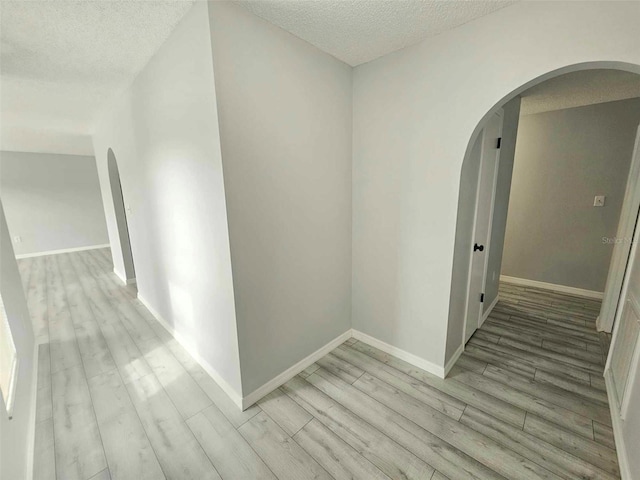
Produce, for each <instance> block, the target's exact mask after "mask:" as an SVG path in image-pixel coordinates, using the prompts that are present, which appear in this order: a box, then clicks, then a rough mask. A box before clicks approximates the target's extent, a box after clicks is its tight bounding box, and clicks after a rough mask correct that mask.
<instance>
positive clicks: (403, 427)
mask: <svg viewBox="0 0 640 480" xmlns="http://www.w3.org/2000/svg"><path fill="white" fill-rule="evenodd" d="M307 381H308V382H310V383H311V384H312V385H313V386H315V387H316V388H318V389H319V390H321V391H322V392H323V393H325V394H327V395H329V396H330V397H331V398H333V399H334V400H335V401H337V402H338V403H340V404H341V405H343V406H344V407H346V408H347V409H349V410H351V411H352V412H353V413H354V414H356V415H358V416H359V417H360V418H362V419H363V420H365V421H366V422H368V423H369V424H371V425H372V426H374V427H375V428H376V429H378V430H380V431H381V432H383V433H384V434H385V435H387V436H388V437H390V438H392V439H393V440H394V441H396V442H398V443H399V444H400V445H402V446H403V447H404V448H406V449H407V450H409V451H411V452H413V453H414V454H415V455H416V456H418V457H419V458H421V459H422V460H423V461H425V462H426V463H428V464H429V465H431V466H432V467H433V468H435V469H437V470H438V471H441V472H443V473H444V474H445V475H447V476H450V477H453V478H473V479H498V478H503V477H502V476H501V475H499V474H498V473H496V472H494V471H492V470H490V469H489V468H487V467H486V466H484V465H483V464H481V463H480V462H478V461H476V460H474V459H473V458H471V457H469V456H468V455H466V454H465V453H464V452H462V451H460V450H458V449H456V448H453V447H452V446H451V445H449V444H447V443H446V442H445V441H443V440H442V439H440V438H439V437H437V436H435V435H434V434H432V433H431V432H429V431H427V430H425V429H424V428H422V427H420V426H419V425H418V424H416V423H414V422H413V421H411V420H409V419H407V418H406V417H404V416H403V415H401V414H399V413H397V412H395V411H394V410H392V409H391V408H389V407H387V406H386V405H384V404H382V403H380V402H379V401H377V400H375V399H374V398H372V397H370V396H369V395H367V394H366V393H364V392H362V391H361V390H359V389H358V388H356V387H354V386H352V385H349V384H348V383H346V382H343V381H342V380H340V379H339V378H337V377H335V376H333V375H331V374H330V373H329V372H327V371H326V370H324V369H322V368H319V369H318V370H317V371H316V372H314V373H313V374H312V375H310V376H309V377H308V378H307ZM337 385H340V386H337ZM551 478H553V477H551Z"/></svg>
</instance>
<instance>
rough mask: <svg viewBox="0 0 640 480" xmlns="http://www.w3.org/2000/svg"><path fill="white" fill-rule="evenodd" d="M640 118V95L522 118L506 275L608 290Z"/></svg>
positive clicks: (510, 206) (588, 288)
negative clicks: (598, 200) (598, 201)
mask: <svg viewBox="0 0 640 480" xmlns="http://www.w3.org/2000/svg"><path fill="white" fill-rule="evenodd" d="M638 123H640V98H637V99H631V100H622V101H618V102H610V103H602V104H597V105H590V106H586V107H579V108H571V109H566V110H558V111H553V112H546V113H541V114H536V115H527V116H523V117H522V118H521V120H520V129H519V132H518V142H517V145H516V156H515V166H514V170H513V180H512V187H511V199H510V203H509V214H508V219H507V230H506V238H505V247H504V258H503V262H502V274H503V275H507V276H512V277H518V278H524V279H528V280H536V281H541V282H547V283H553V284H557V285H565V286H569V287H576V288H581V289H586V290H592V291H597V292H602V291H603V290H604V286H605V282H606V279H607V271H608V269H609V262H610V260H611V254H612V252H613V244H606V243H604V242H603V237H614V236H615V234H616V230H617V226H618V219H619V216H620V209H621V206H622V201H623V197H624V191H625V187H626V181H627V175H628V171H629V165H630V161H631V155H632V151H633V144H634V139H635V133H636V129H637V127H638ZM595 195H606V197H607V199H606V204H605V206H604V207H594V206H593V200H594V196H595Z"/></svg>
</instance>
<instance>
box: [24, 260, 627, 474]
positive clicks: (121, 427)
mask: <svg viewBox="0 0 640 480" xmlns="http://www.w3.org/2000/svg"><path fill="white" fill-rule="evenodd" d="M19 265H20V270H21V274H22V277H23V283H24V286H25V291H26V292H27V296H28V302H29V308H30V311H31V314H32V318H33V322H34V325H35V328H36V333H37V335H38V338H39V340H41V341H44V342H45V343H43V344H42V345H40V347H39V371H38V399H37V415H36V416H37V425H36V445H35V449H36V454H35V459H36V460H35V478H36V479H58V480H63V479H64V480H74V479H81V480H89V479H100V480H104V479H109V478H111V479H136V480H138V479H162V478H167V479H180V480H184V479H197V480H199V479H218V478H222V479H224V480H230V479H243V480H248V479H254V478H255V479H275V478H278V479H281V480H285V479H291V480H300V479H307V478H308V479H311V478H314V479H331V478H335V479H342V478H357V479H388V478H392V479H400V478H407V479H414V480H428V479H433V480H442V479H446V478H449V479H450V480H458V479H459V480H466V479H469V478H476V479H508V480H514V479H522V480H530V479H536V478H546V479H558V478H564V479H574V478H583V479H588V478H590V479H594V480H595V479H598V480H601V479H615V478H619V474H618V465H617V460H616V454H615V450H614V448H615V447H614V444H613V438H612V432H611V419H610V415H609V409H608V405H607V397H606V393H605V391H604V385H603V381H602V369H603V365H604V363H603V362H604V358H605V353H606V352H605V350H606V348H607V347H606V342H604V343H603V344H601V340H600V337H599V336H598V334H597V333H596V332H595V329H594V328H593V322H594V320H595V317H596V315H597V312H598V302H597V301H592V300H585V299H581V298H577V297H571V296H566V295H559V294H557V293H551V292H545V291H542V290H535V289H530V288H526V289H525V288H522V287H517V286H513V285H502V286H501V291H500V296H501V301H500V302H499V303H498V305H497V306H496V308H495V309H494V312H492V314H491V316H490V317H489V319H488V320H487V322H486V323H485V324H484V326H483V327H482V328H481V329H480V330H479V331H478V332H476V334H475V335H474V336H473V337H472V339H471V340H470V342H469V344H468V345H467V349H466V352H465V353H464V354H463V355H462V357H461V359H460V360H459V361H458V364H457V365H456V367H454V369H453V370H452V372H451V373H450V375H449V378H447V379H446V380H442V379H439V378H437V377H434V376H433V375H430V374H428V373H426V372H424V371H422V370H420V369H418V368H416V367H413V366H412V365H410V364H408V363H406V362H403V361H401V360H398V359H396V358H394V357H392V356H390V355H388V354H386V353H383V352H381V351H380V350H377V349H375V348H373V347H370V346H368V345H366V344H364V343H362V342H358V341H355V340H354V339H350V340H348V341H347V342H345V343H344V344H343V345H341V346H339V347H338V348H337V349H335V350H334V351H333V352H332V353H330V354H328V355H327V356H325V357H324V358H322V359H321V360H319V361H318V362H317V363H316V364H314V365H312V366H311V367H309V368H307V369H306V370H305V371H304V372H302V373H301V374H300V375H298V376H297V377H295V378H294V379H292V380H290V381H289V382H287V383H286V384H285V385H284V386H282V387H281V388H280V389H278V390H276V391H275V392H273V393H271V394H270V395H268V396H267V397H265V398H264V399H262V400H261V401H260V402H259V403H258V405H254V406H253V407H251V408H249V409H248V410H246V411H244V412H240V411H239V410H238V409H237V407H236V406H235V405H234V404H233V403H232V402H231V400H229V399H228V397H227V396H226V395H225V394H224V393H223V392H222V390H221V389H220V388H219V387H218V386H217V385H216V384H215V382H214V381H213V380H212V379H211V378H210V377H209V376H208V375H207V374H206V373H205V371H204V370H203V369H202V368H201V367H200V366H199V365H198V364H197V363H196V362H195V361H194V360H193V359H192V358H191V357H190V356H189V355H188V354H187V353H186V352H185V350H184V349H183V348H182V347H181V346H180V345H179V344H178V343H177V342H176V341H175V340H174V339H173V338H172V337H171V336H170V335H169V334H168V333H167V332H166V331H165V330H164V328H163V327H162V326H161V325H160V324H159V323H158V322H157V321H156V320H155V319H154V318H153V317H152V316H151V315H150V314H149V313H148V311H147V310H146V309H145V308H144V307H143V306H142V304H140V303H139V301H138V300H137V299H136V298H135V291H133V290H132V289H131V288H126V287H123V286H121V285H120V284H118V283H117V280H116V278H115V276H114V275H113V273H112V272H111V271H112V264H111V260H110V255H109V250H108V249H107V250H90V251H84V252H77V253H71V254H60V255H55V256H46V257H34V258H29V259H24V260H20V261H19Z"/></svg>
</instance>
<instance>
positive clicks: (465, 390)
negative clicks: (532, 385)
mask: <svg viewBox="0 0 640 480" xmlns="http://www.w3.org/2000/svg"><path fill="white" fill-rule="evenodd" d="M350 349H351V350H354V351H358V352H359V353H360V354H362V355H365V357H358V356H357V355H353V356H352V357H351V358H353V361H354V362H355V361H356V358H360V359H361V361H363V364H364V362H365V361H367V360H365V359H366V358H367V357H369V358H371V359H373V360H376V361H378V362H379V363H383V364H385V365H386V366H387V367H389V368H390V369H389V370H388V372H389V373H391V374H392V375H396V376H399V377H400V378H401V380H405V383H407V384H409V385H410V386H412V387H413V388H414V389H415V390H418V391H420V392H422V391H423V390H424V386H423V385H425V386H427V387H431V388H432V389H433V388H435V389H436V390H439V391H440V392H442V393H444V394H446V395H448V396H451V397H453V398H455V399H457V400H458V401H459V402H462V404H465V405H473V406H475V407H477V408H480V409H481V410H484V411H488V412H491V414H492V415H495V416H496V418H500V419H502V420H504V421H505V422H509V423H511V424H512V425H515V426H517V427H522V425H523V424H524V417H525V412H524V410H522V409H520V408H517V407H515V406H513V405H511V404H509V403H506V402H503V401H502V400H500V399H498V398H496V397H494V396H492V395H488V394H486V393H485V392H481V391H479V390H476V389H473V388H469V387H468V386H466V385H464V384H463V383H460V382H458V381H456V380H453V379H450V378H447V379H445V380H443V379H441V378H438V377H436V376H435V375H432V374H430V373H428V372H425V371H423V370H421V369H419V368H416V367H414V366H413V365H410V364H408V363H406V362H404V361H402V360H399V359H397V358H394V357H392V356H391V355H388V354H386V353H384V352H382V351H381V350H378V349H376V348H374V347H371V346H369V345H366V344H364V343H362V342H358V343H356V344H354V345H352V346H351V347H350ZM338 350H342V347H339V348H338V349H337V350H336V355H337V351H338ZM350 361H351V360H350ZM373 365H375V364H373ZM367 371H368V372H369V373H371V374H372V375H374V376H376V377H378V378H380V379H381V380H383V381H385V382H387V383H389V384H391V385H393V386H394V387H396V388H403V387H402V384H401V383H396V382H392V379H391V378H390V377H389V376H385V377H384V378H383V376H382V374H380V373H379V372H378V371H377V369H376V370H374V369H373V367H369V368H367ZM398 372H399V373H402V374H405V375H406V376H407V377H409V378H407V377H404V376H400V375H398ZM411 379H413V381H411ZM416 380H417V382H416ZM403 391H404V392H405V393H408V394H409V395H413V390H411V389H404V390H403ZM416 398H418V399H419V400H421V401H423V403H426V401H425V399H424V398H422V397H416ZM431 406H433V405H431ZM463 408H464V407H463ZM458 418H459V417H458Z"/></svg>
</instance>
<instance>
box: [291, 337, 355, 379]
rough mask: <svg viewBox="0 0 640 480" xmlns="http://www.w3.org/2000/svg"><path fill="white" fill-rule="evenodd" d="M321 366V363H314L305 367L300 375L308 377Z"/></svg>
mask: <svg viewBox="0 0 640 480" xmlns="http://www.w3.org/2000/svg"><path fill="white" fill-rule="evenodd" d="M345 343H346V342H345ZM349 345H352V343H350V344H349ZM319 368H320V365H318V364H317V363H312V364H311V365H309V366H308V367H307V368H305V369H304V370H303V371H302V372H300V376H302V377H303V378H306V377H308V376H309V375H311V374H312V373H313V372H315V371H316V370H317V369H319Z"/></svg>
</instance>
